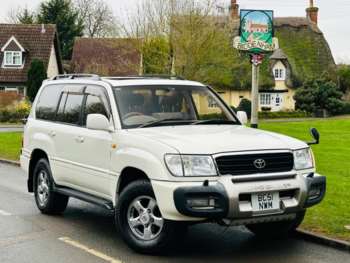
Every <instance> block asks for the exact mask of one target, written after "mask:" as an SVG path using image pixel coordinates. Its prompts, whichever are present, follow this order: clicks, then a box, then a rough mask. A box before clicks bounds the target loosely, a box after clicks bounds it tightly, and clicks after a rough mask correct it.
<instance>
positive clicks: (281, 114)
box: [259, 111, 312, 119]
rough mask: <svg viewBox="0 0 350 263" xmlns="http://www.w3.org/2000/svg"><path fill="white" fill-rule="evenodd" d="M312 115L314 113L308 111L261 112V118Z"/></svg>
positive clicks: (305, 116) (304, 116)
mask: <svg viewBox="0 0 350 263" xmlns="http://www.w3.org/2000/svg"><path fill="white" fill-rule="evenodd" d="M311 116H312V115H311V114H310V113H307V112H306V111H276V112H269V111H262V112H259V118H261V119H279V118H281V119H282V118H283V119H289V118H307V117H311Z"/></svg>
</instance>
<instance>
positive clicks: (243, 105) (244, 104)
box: [237, 99, 252, 119]
mask: <svg viewBox="0 0 350 263" xmlns="http://www.w3.org/2000/svg"><path fill="white" fill-rule="evenodd" d="M237 111H245V112H246V113H247V116H248V118H249V119H250V116H251V113H252V103H251V101H250V100H248V99H242V100H241V102H240V103H239V105H238V107H237Z"/></svg>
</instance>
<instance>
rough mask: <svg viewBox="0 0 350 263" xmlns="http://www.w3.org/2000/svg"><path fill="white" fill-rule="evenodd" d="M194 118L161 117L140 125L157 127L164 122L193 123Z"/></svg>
mask: <svg viewBox="0 0 350 263" xmlns="http://www.w3.org/2000/svg"><path fill="white" fill-rule="evenodd" d="M192 122H193V120H184V119H161V120H156V121H151V122H147V123H145V124H142V125H140V126H139V128H147V127H156V126H159V125H162V124H164V123H169V124H178V123H192Z"/></svg>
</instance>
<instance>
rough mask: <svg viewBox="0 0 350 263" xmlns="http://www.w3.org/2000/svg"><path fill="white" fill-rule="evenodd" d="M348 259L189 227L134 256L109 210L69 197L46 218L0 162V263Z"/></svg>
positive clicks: (16, 172)
mask: <svg viewBox="0 0 350 263" xmlns="http://www.w3.org/2000/svg"><path fill="white" fill-rule="evenodd" d="M204 261H208V262H235V263H236V262H269V263H273V262H283V263H289V262H290V263H295V262H298V263H301V262H305V263H306V262H307V263H313V262H317V263H319V262H332V263H336V262H342V263H343V262H350V254H349V253H347V252H344V251H338V250H336V249H333V248H328V247H324V246H321V245H317V244H314V243H309V242H306V241H303V240H298V239H294V238H291V239H287V240H284V241H262V240H258V239H256V238H255V237H254V236H253V235H252V234H251V233H250V232H248V231H247V230H246V229H245V228H244V227H231V228H225V227H220V226H217V225H214V224H204V225H196V226H192V227H190V229H189V233H188V235H187V236H186V237H184V241H183V242H182V243H179V244H178V249H177V250H176V251H172V252H169V254H167V255H163V256H145V255H140V254H136V253H135V252H133V251H132V250H130V249H129V248H128V247H127V246H126V245H125V243H124V242H123V241H122V239H121V237H120V235H119V233H118V232H117V231H116V230H115V227H114V224H113V214H111V213H110V212H108V211H105V210H103V209H100V208H98V207H95V206H93V205H90V204H86V203H83V202H80V201H77V200H74V199H71V200H70V202H69V206H68V208H67V210H66V212H65V213H64V214H63V215H61V216H46V215H42V214H40V213H39V211H38V210H37V208H36V207H35V203H34V199H33V195H32V194H29V193H27V192H26V178H25V175H24V173H23V172H22V171H21V170H20V169H19V168H18V167H15V166H9V165H5V164H1V163H0V262H2V263H7V262H11V263H13V262H21V263H22V262H26V263H27V262H29V263H31V262H33V263H34V262H35V263H47V262H50V263H51V262H52V263H56V262H72V263H73V262H74V263H76V262H84V263H89V262H114V263H117V262H204Z"/></svg>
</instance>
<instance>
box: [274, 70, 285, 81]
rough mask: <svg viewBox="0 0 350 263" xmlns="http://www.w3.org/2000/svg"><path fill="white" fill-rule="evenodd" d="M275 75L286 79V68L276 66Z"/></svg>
mask: <svg viewBox="0 0 350 263" xmlns="http://www.w3.org/2000/svg"><path fill="white" fill-rule="evenodd" d="M274 75H275V79H276V80H285V70H284V69H282V68H275V71H274Z"/></svg>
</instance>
